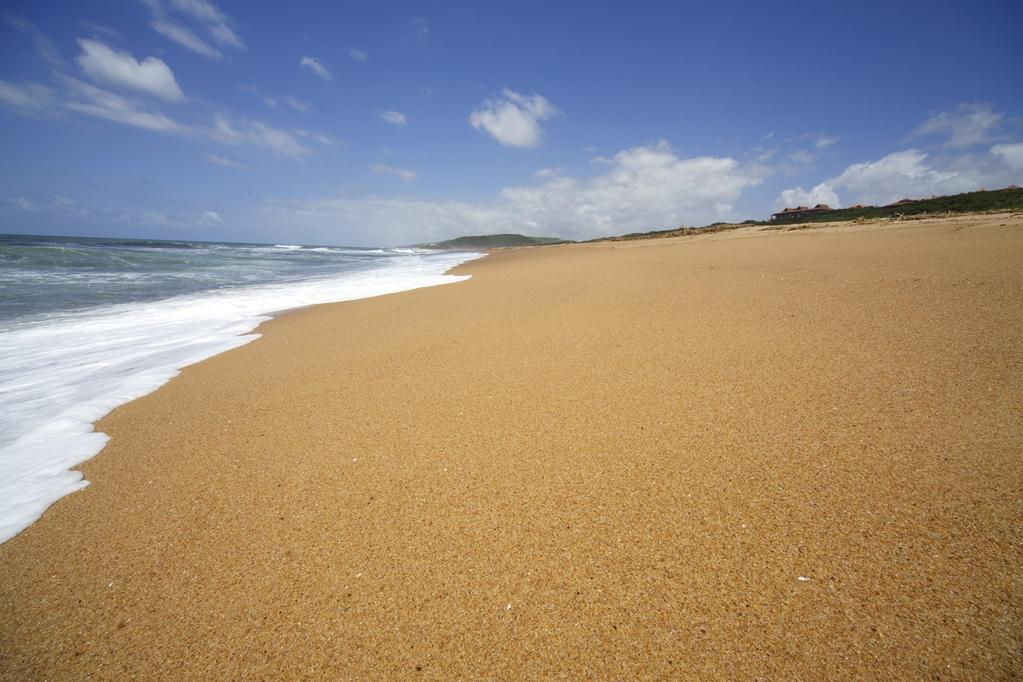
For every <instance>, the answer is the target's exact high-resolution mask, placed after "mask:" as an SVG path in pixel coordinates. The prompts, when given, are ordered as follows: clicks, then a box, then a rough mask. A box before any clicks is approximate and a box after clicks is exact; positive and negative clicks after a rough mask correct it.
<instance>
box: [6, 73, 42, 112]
mask: <svg viewBox="0 0 1023 682" xmlns="http://www.w3.org/2000/svg"><path fill="white" fill-rule="evenodd" d="M55 102H56V97H55V96H54V92H53V88H50V87H47V86H45V85H41V84H39V83H22V84H21V85H17V84H15V83H8V82H7V81H0V104H3V105H4V106H6V107H7V108H9V109H14V110H15V111H17V112H19V113H24V114H31V113H36V112H46V111H47V110H49V109H51V108H52V107H53V105H54V103H55Z"/></svg>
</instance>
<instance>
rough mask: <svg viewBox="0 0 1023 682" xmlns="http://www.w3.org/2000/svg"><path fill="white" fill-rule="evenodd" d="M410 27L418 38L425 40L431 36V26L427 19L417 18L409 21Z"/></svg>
mask: <svg viewBox="0 0 1023 682" xmlns="http://www.w3.org/2000/svg"><path fill="white" fill-rule="evenodd" d="M409 27H410V28H411V29H412V35H414V36H415V37H417V38H420V39H422V38H425V37H426V36H428V35H430V24H429V23H427V21H426V18H425V17H415V18H413V19H412V20H411V21H409Z"/></svg>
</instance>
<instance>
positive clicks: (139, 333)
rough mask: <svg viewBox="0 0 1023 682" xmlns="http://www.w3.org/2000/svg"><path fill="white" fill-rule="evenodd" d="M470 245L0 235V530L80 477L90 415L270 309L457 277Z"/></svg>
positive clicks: (35, 514)
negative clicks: (457, 248)
mask: <svg viewBox="0 0 1023 682" xmlns="http://www.w3.org/2000/svg"><path fill="white" fill-rule="evenodd" d="M479 256H480V254H473V253H464V252H461V253H455V252H434V251H428V250H422V249H358V248H341V247H328V246H300V245H295V244H229V243H213V242H185V241H141V240H124V239H95V238H80V237H29V236H13V235H0V542H5V541H6V540H9V539H10V538H11V537H13V536H14V535H16V534H17V533H19V532H21V531H22V530H24V529H25V528H26V527H27V526H29V525H31V524H32V523H33V522H34V521H35V520H36V519H38V518H39V517H40V516H41V515H42V513H43V512H44V511H45V510H46V508H47V507H49V506H50V505H51V504H53V503H54V502H55V501H57V500H58V499H60V498H61V497H63V496H64V495H67V494H69V493H72V492H74V491H76V490H79V489H81V488H84V487H85V486H87V485H88V481H85V480H84V479H83V478H82V474H81V473H80V472H77V471H71V470H70V469H71V467H74V466H75V465H77V464H79V463H81V462H83V461H84V460H86V459H89V458H90V457H92V456H94V455H95V454H96V453H98V452H99V451H100V450H101V449H103V446H104V445H105V444H106V442H107V436H106V435H105V434H102V433H97V432H96V431H94V430H93V423H94V422H95V421H96V420H98V419H100V418H101V417H103V416H104V415H106V414H107V413H108V412H110V411H111V410H112V409H114V408H115V407H117V406H118V405H122V404H124V403H126V402H128V401H130V400H134V399H135V398H139V397H141V396H143V395H145V394H147V393H149V392H151V391H153V390H154V389H156V388H157V387H159V386H160V385H162V384H164V383H166V382H167V381H168V380H170V379H171V378H172V377H174V376H175V375H176V374H177V373H178V371H179V370H180V369H181V368H182V367H185V366H186V365H190V364H192V363H195V362H198V361H200V360H202V359H204V358H208V357H210V356H212V355H216V354H217V353H221V352H223V351H226V350H229V349H231V348H236V347H238V346H241V345H243V344H246V343H248V342H250V341H252V340H253V339H256V338H258V334H252V333H250V332H251V331H252V330H253V329H255V327H256V326H257V325H258V324H259V323H260V322H263V321H264V320H267V319H269V315H270V314H271V313H274V312H278V311H282V310H286V309H289V308H296V307H300V306H305V305H310V304H314V303H327V302H332V301H347V300H352V299H357V298H366V297H369V296H378V295H381V294H388V293H394V292H398V291H405V290H408V289H415V288H419V287H426V286H433V285H438V284H447V283H451V282H458V281H461V280H464V279H467V277H464V276H454V275H446V274H444V273H445V272H446V271H447V270H448V269H449V268H452V267H454V266H455V265H458V264H459V263H463V262H465V261H467V260H471V259H472V258H476V257H479Z"/></svg>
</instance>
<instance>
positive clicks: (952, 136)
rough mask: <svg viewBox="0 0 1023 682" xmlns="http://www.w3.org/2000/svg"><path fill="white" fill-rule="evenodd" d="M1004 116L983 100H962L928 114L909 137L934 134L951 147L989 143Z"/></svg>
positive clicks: (960, 147) (992, 139)
mask: <svg viewBox="0 0 1023 682" xmlns="http://www.w3.org/2000/svg"><path fill="white" fill-rule="evenodd" d="M1004 119H1005V115H1004V114H1002V113H1001V112H999V111H995V110H994V107H992V106H991V105H990V104H987V103H984V102H965V103H963V104H960V105H959V106H958V107H956V108H955V109H953V110H952V111H942V112H939V113H936V114H933V115H932V116H930V117H929V118H928V119H927V120H926V121H924V122H923V123H921V124H920V125H919V126H918V127H917V128H916V129H915V130H914V131H913V132H912V133H910V136H909V137H910V139H913V138H917V137H923V136H930V135H936V136H941V137H944V138H945V146H946V147H950V148H952V149H966V148H968V147H976V146H978V145H982V144H990V143H991V142H992V141H994V139H995V135H996V133H997V132H998V130H999V127H1000V126H1001V124H1002V121H1003V120H1004Z"/></svg>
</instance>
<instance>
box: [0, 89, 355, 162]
mask: <svg viewBox="0 0 1023 682" xmlns="http://www.w3.org/2000/svg"><path fill="white" fill-rule="evenodd" d="M57 78H58V82H59V83H60V86H61V87H60V88H59V90H55V89H52V88H48V87H46V86H44V85H40V84H38V83H25V84H22V85H15V84H12V83H7V82H6V81H0V105H4V106H6V107H7V108H9V109H12V110H14V111H16V112H17V113H21V114H24V115H39V114H45V115H59V114H61V113H67V112H74V113H78V114H84V115H86V116H90V117H93V118H98V119H102V120H105V121H111V122H114V123H119V124H121V125H126V126H130V127H133V128H141V129H144V130H151V131H155V132H159V133H166V134H172V135H179V136H182V137H187V138H192V139H197V140H212V141H214V142H218V143H220V144H225V145H246V146H252V147H261V148H263V149H267V150H269V151H271V152H273V153H275V154H279V155H282V156H290V157H295V158H302V157H305V156H308V155H309V154H311V153H312V150H311V149H310V148H309V147H307V146H306V145H304V144H302V142H300V141H299V139H298V138H300V137H301V138H306V139H309V140H312V141H315V142H317V143H319V144H323V145H329V144H335V143H336V142H337V140H335V139H334V138H332V137H330V136H329V135H325V134H323V133H318V132H315V131H309V130H284V129H282V128H275V127H273V126H270V125H267V124H266V123H263V122H261V121H256V120H250V119H239V120H231V119H230V118H229V117H227V116H226V115H224V114H221V115H218V116H216V117H215V118H214V120H213V124H212V125H210V124H208V123H205V122H198V123H194V122H193V123H184V122H181V121H178V120H175V119H173V118H171V117H169V116H167V115H165V114H163V113H162V112H160V111H156V110H153V109H151V108H149V107H147V106H146V105H144V104H142V103H141V102H139V101H138V100H135V99H133V98H130V97H125V96H122V95H119V94H117V93H114V92H110V91H109V90H104V89H103V88H99V87H96V86H94V85H91V84H89V83H85V82H83V81H80V80H77V79H75V78H70V77H68V76H62V75H59V74H58V75H57ZM207 160H208V161H210V162H211V163H219V164H220V165H230V164H225V163H222V161H224V160H225V159H223V158H222V157H218V160H213V159H212V158H211V157H207Z"/></svg>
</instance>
